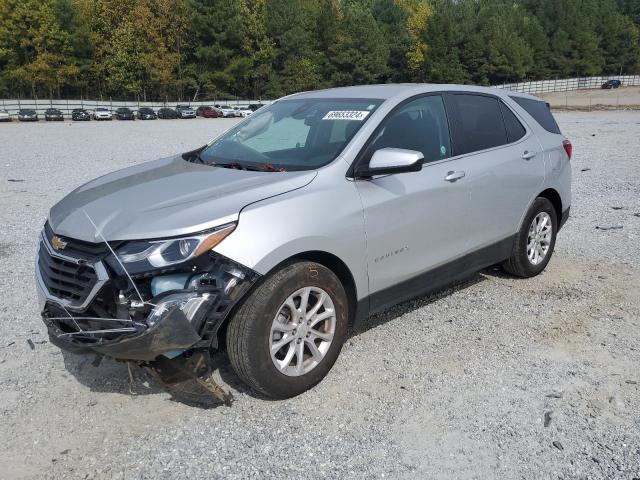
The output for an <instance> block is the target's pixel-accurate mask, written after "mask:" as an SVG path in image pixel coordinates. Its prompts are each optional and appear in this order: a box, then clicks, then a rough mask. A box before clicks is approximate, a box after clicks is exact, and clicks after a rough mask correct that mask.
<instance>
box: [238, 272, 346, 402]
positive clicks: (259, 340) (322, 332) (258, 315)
mask: <svg viewBox="0 0 640 480" xmlns="http://www.w3.org/2000/svg"><path fill="white" fill-rule="evenodd" d="M347 322H348V302H347V296H346V293H345V290H344V288H343V286H342V284H341V283H340V280H339V279H338V278H337V277H336V275H335V274H334V273H333V272H332V271H331V270H329V269H327V268H326V267H324V266H322V265H320V264H317V263H313V262H296V263H293V264H291V265H288V266H285V267H283V268H282V269H280V270H278V271H276V272H275V273H273V274H271V275H270V276H269V277H268V278H267V279H266V280H265V281H264V282H262V283H261V284H260V285H259V286H258V287H257V288H256V289H255V291H253V293H252V294H251V295H250V296H249V298H247V300H246V301H245V302H244V304H243V305H242V306H241V307H240V309H239V310H238V311H237V312H236V314H235V315H234V317H233V318H232V319H231V322H230V324H229V328H228V330H227V352H228V355H229V359H230V361H231V365H232V366H233V368H234V370H235V371H236V373H237V374H238V376H239V377H240V378H242V380H244V381H245V383H247V384H248V385H249V386H251V387H252V388H254V389H256V390H258V391H260V392H262V393H264V394H265V395H267V396H269V397H273V398H289V397H293V396H296V395H299V394H301V393H302V392H304V391H306V390H308V389H310V388H312V387H313V386H315V385H316V384H317V383H319V382H320V381H321V380H322V379H323V378H324V377H325V375H327V373H328V372H329V370H330V369H331V367H332V366H333V364H334V363H335V361H336V359H337V358H338V355H339V353H340V350H341V349H342V344H343V343H344V340H345V337H346V334H347Z"/></svg>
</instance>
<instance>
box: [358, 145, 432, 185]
mask: <svg viewBox="0 0 640 480" xmlns="http://www.w3.org/2000/svg"><path fill="white" fill-rule="evenodd" d="M423 160H424V155H423V154H422V152H418V151H416V150H405V149H403V148H382V149H380V150H376V151H375V153H374V154H373V156H372V157H371V160H370V161H369V165H363V166H361V167H359V168H358V169H357V171H356V177H360V178H369V177H373V176H374V175H392V174H394V173H406V172H419V171H420V170H422V162H423Z"/></svg>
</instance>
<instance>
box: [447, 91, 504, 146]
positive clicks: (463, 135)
mask: <svg viewBox="0 0 640 480" xmlns="http://www.w3.org/2000/svg"><path fill="white" fill-rule="evenodd" d="M448 99H449V102H450V104H451V106H452V109H453V111H454V115H453V132H452V133H453V141H454V145H455V149H456V151H455V155H464V154H465V153H471V152H477V151H480V150H486V149H488V148H494V147H499V146H500V145H505V144H507V143H509V140H508V138H507V130H506V128H505V125H504V122H503V120H502V112H501V111H500V102H499V100H498V99H497V98H495V97H491V96H486V95H475V94H468V93H455V94H450V95H449V96H448Z"/></svg>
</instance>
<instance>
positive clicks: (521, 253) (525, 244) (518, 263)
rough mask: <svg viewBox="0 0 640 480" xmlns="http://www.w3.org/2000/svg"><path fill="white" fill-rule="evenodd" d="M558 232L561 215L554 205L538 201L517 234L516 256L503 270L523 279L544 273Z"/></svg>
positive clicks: (547, 201)
mask: <svg viewBox="0 0 640 480" xmlns="http://www.w3.org/2000/svg"><path fill="white" fill-rule="evenodd" d="M557 231H558V214H557V213H556V210H555V208H554V207H553V204H552V203H551V202H550V201H549V200H548V199H546V198H542V197H538V198H536V200H535V202H533V205H532V206H531V208H530V209H529V211H528V212H527V215H526V216H525V218H524V221H523V222H522V226H521V227H520V231H519V232H518V234H517V235H516V240H515V245H514V248H513V255H512V256H511V258H509V259H508V260H507V261H505V262H504V263H503V264H502V266H503V268H504V269H505V270H506V271H507V272H509V273H511V274H513V275H516V276H518V277H524V278H529V277H534V276H536V275H538V274H539V273H541V272H542V271H543V270H544V269H545V268H546V266H547V264H548V263H549V260H551V255H552V254H553V249H554V247H555V245H556V233H557Z"/></svg>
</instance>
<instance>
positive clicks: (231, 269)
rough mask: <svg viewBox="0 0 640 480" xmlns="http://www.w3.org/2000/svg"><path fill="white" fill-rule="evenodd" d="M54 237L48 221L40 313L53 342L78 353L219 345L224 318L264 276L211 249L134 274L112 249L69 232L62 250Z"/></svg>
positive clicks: (143, 354) (121, 354)
mask: <svg viewBox="0 0 640 480" xmlns="http://www.w3.org/2000/svg"><path fill="white" fill-rule="evenodd" d="M52 238H53V237H52V232H49V233H48V232H47V229H46V228H45V231H44V232H43V236H42V240H41V242H40V247H39V251H38V257H37V260H36V285H37V290H38V296H39V297H40V305H41V312H42V319H43V321H44V323H45V325H46V326H47V329H48V332H49V337H50V340H51V342H52V343H53V344H55V345H57V346H59V347H60V348H62V349H65V350H68V351H72V352H75V353H95V354H99V355H105V356H108V357H112V358H116V359H121V360H133V361H140V362H150V361H153V360H155V359H157V358H158V357H160V356H164V357H166V358H174V357H176V356H179V355H180V354H182V353H183V352H185V351H189V350H194V349H210V348H217V347H218V330H219V328H220V326H221V325H222V324H223V323H224V321H225V319H226V318H227V317H228V315H229V314H230V312H231V311H232V309H233V307H234V306H235V305H236V304H237V303H238V301H239V300H240V299H242V298H243V297H244V296H245V295H246V294H247V292H248V291H249V289H250V288H251V286H252V285H253V284H254V283H255V282H256V280H257V279H258V277H259V275H258V274H257V273H256V272H254V271H253V270H251V269H249V268H247V267H244V266H242V265H239V264H237V263H236V262H233V261H232V260H230V259H228V258H226V257H223V256H221V255H219V254H217V253H215V252H213V251H210V252H207V253H206V254H203V255H201V256H199V257H197V258H195V259H193V260H192V261H190V262H187V263H185V264H182V265H177V266H175V267H173V268H170V269H166V268H165V269H162V270H158V271H147V272H142V273H139V274H137V275H133V276H132V277H131V279H130V278H129V276H128V275H127V274H126V272H124V271H123V270H122V268H121V266H120V265H119V264H118V263H117V262H114V261H113V258H112V257H113V256H112V255H111V254H110V253H109V252H108V251H99V250H91V249H90V248H89V246H87V245H82V244H81V243H82V242H77V241H74V240H71V239H65V241H66V242H68V243H69V247H68V248H65V253H64V254H62V253H60V252H58V251H56V250H55V249H53V248H52V245H51V239H52ZM73 242H75V243H73ZM176 278H177V279H186V280H184V281H183V284H179V283H178V284H176V281H175V279H176ZM154 279H155V280H154ZM165 279H168V281H165ZM158 280H160V281H158ZM132 281H133V282H134V284H135V285H134V284H132ZM158 285H163V286H162V287H158ZM176 285H177V286H178V287H181V288H175V287H176ZM158 290H160V292H159V291H158ZM138 294H139V295H138ZM141 297H142V298H141ZM141 300H142V301H141Z"/></svg>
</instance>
